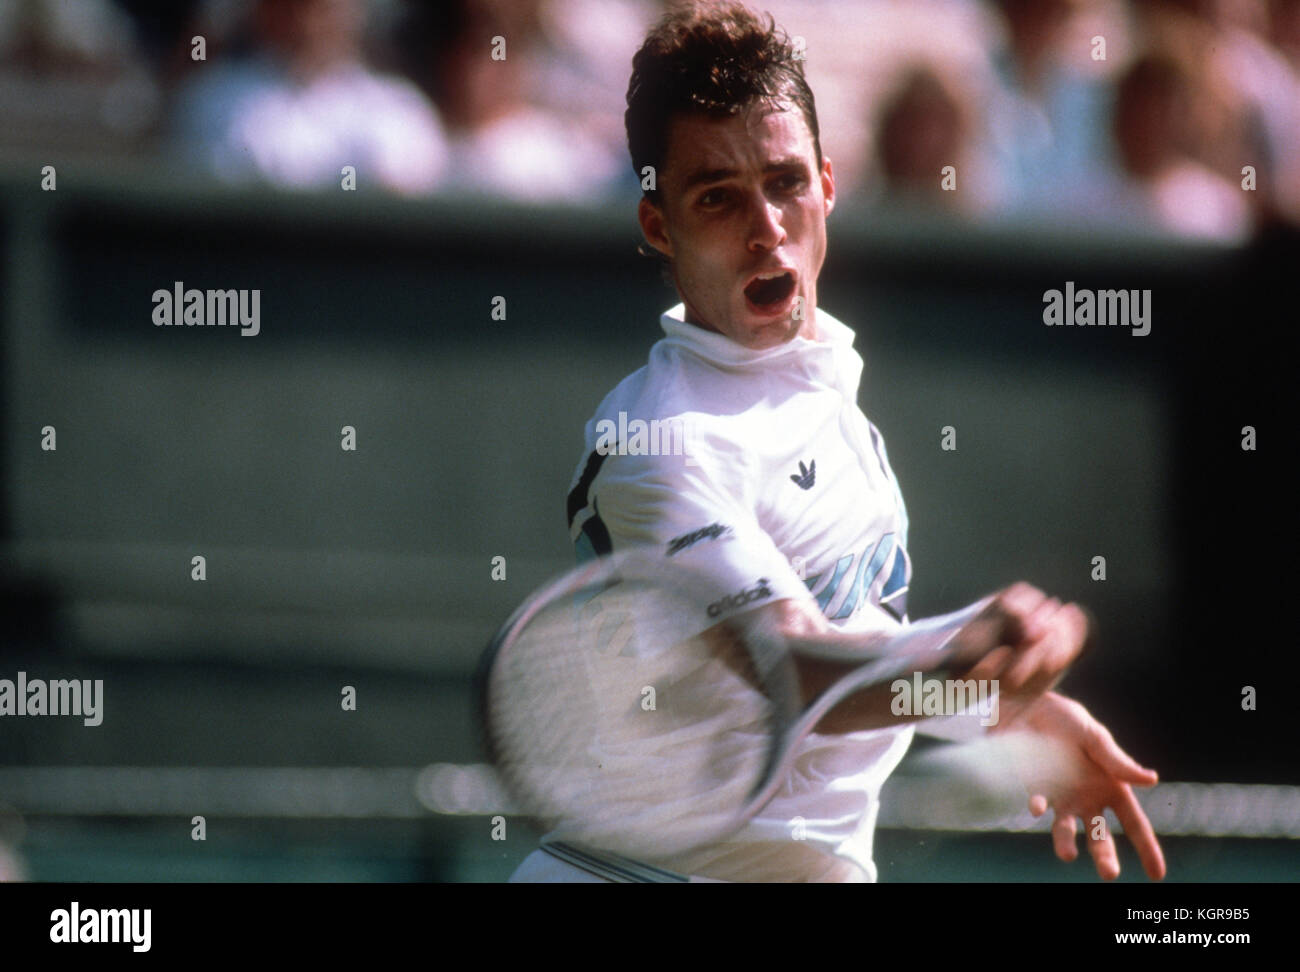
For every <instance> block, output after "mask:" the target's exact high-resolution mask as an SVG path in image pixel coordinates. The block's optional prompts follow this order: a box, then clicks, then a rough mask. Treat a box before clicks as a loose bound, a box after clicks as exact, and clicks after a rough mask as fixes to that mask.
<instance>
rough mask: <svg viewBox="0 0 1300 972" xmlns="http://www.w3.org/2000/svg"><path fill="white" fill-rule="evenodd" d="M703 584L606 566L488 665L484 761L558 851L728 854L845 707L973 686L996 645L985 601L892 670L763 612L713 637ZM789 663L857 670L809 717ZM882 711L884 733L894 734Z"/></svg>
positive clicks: (925, 626) (889, 659)
mask: <svg viewBox="0 0 1300 972" xmlns="http://www.w3.org/2000/svg"><path fill="white" fill-rule="evenodd" d="M706 584H707V581H706V579H705V578H704V577H703V576H702V575H700V574H699V573H698V572H696V571H693V570H692V569H689V568H686V567H684V566H683V565H681V564H680V563H678V562H671V561H667V560H666V558H664V556H663V554H662V552H661V551H659V550H657V549H655V548H643V549H641V550H631V551H626V552H623V553H620V554H617V555H614V556H610V557H604V558H600V559H597V560H594V561H591V562H589V563H588V564H586V565H584V566H582V567H579V568H578V569H576V570H574V571H572V572H570V573H568V574H566V575H564V576H563V577H560V578H559V579H557V580H555V581H553V582H551V583H549V584H547V585H546V586H544V587H543V588H541V589H540V590H538V591H537V592H536V593H534V594H533V595H532V596H531V597H529V598H528V600H527V601H525V602H524V604H523V605H521V606H520V607H519V609H518V610H517V611H515V613H514V614H513V615H512V616H511V617H510V619H509V620H508V621H507V622H506V623H505V625H504V626H502V628H501V629H500V630H499V631H498V632H497V634H496V636H495V637H494V638H493V639H492V641H491V643H490V644H489V646H488V648H487V650H486V651H485V652H484V655H483V658H482V661H481V664H480V667H479V673H478V678H477V681H478V697H479V716H480V722H481V727H482V730H483V733H484V737H485V741H486V746H487V749H488V753H489V756H490V758H491V760H492V762H493V764H494V766H495V767H496V770H497V772H498V774H499V775H500V777H501V780H502V782H503V783H504V785H505V786H506V788H507V790H508V791H509V793H510V795H511V796H512V798H513V799H514V800H515V802H516V804H517V806H518V808H519V809H521V810H522V811H524V812H525V813H527V814H528V815H530V816H533V817H535V818H536V819H537V820H538V821H539V822H541V823H542V825H543V826H544V827H546V828H548V830H549V837H550V839H553V840H564V841H568V842H571V843H575V844H580V845H584V846H587V847H590V848H594V849H601V850H606V851H610V852H614V853H617V854H622V855H626V856H629V857H636V858H640V859H643V860H647V861H651V860H655V859H662V858H666V857H671V856H673V855H676V854H680V853H683V852H685V851H688V850H691V849H694V848H697V847H700V846H703V845H706V844H709V843H713V842H715V841H718V840H721V839H723V838H725V837H726V836H727V835H728V834H730V833H732V832H734V831H735V830H737V829H738V828H740V827H741V826H743V825H744V823H745V822H746V821H747V820H748V819H750V818H751V817H752V816H753V815H754V814H755V813H757V812H758V811H759V810H760V809H761V808H762V806H763V805H764V804H765V803H766V802H768V801H769V800H770V799H771V798H772V796H773V795H774V794H775V792H776V791H777V790H778V788H779V787H780V786H781V784H782V781H783V779H784V777H785V775H786V774H787V772H788V770H789V769H790V765H791V762H792V760H793V758H794V756H795V755H796V752H797V749H798V746H799V743H800V742H801V741H802V740H803V739H804V738H805V737H806V736H807V735H808V733H809V732H811V731H812V730H813V728H814V727H815V726H816V725H817V723H818V722H819V721H821V720H822V718H823V717H825V716H826V715H827V714H828V713H830V712H831V711H832V710H833V709H835V707H836V706H837V705H838V704H840V703H841V702H844V701H845V700H846V699H848V698H849V697H850V696H854V695H855V693H863V692H870V691H875V692H876V693H877V694H878V695H880V696H881V697H882V700H884V693H885V691H886V687H887V686H888V684H889V683H890V682H891V681H893V680H895V679H897V678H899V677H902V676H907V677H912V674H913V673H914V672H921V673H923V674H926V675H930V676H936V677H937V676H940V675H942V674H943V673H945V672H959V671H961V670H964V669H967V668H969V667H970V666H971V665H973V664H974V663H975V662H976V661H977V660H978V659H979V658H980V657H982V656H983V655H984V654H985V653H986V652H987V651H988V650H990V649H992V648H993V647H995V646H996V644H997V638H996V637H995V632H991V631H988V632H981V631H979V618H980V614H981V611H983V609H984V608H985V606H986V605H987V603H988V601H987V600H986V601H981V602H978V603H976V604H974V605H971V606H970V607H969V608H966V609H964V610H962V611H959V612H956V613H954V614H950V615H946V616H944V617H940V618H934V619H930V620H927V621H925V622H920V623H917V624H912V625H908V626H900V627H899V629H898V632H897V633H896V634H895V635H894V636H893V637H891V638H889V639H888V649H889V653H888V654H887V655H885V654H878V655H871V654H869V653H865V652H864V651H861V650H852V651H850V650H848V649H845V648H838V647H831V646H827V645H825V644H823V643H817V642H811V641H804V642H800V643H797V644H794V643H790V642H788V641H787V640H784V639H782V638H781V637H780V636H779V635H778V634H777V633H775V632H774V631H773V630H770V628H767V627H765V626H764V623H763V622H761V621H760V620H757V619H759V618H761V617H764V616H763V615H761V614H758V613H756V612H752V611H749V612H745V613H743V614H741V615H740V616H738V617H736V618H732V619H730V620H724V622H723V623H721V624H717V623H712V622H711V621H710V620H709V619H708V618H706V617H704V612H703V611H701V609H700V607H699V598H698V590H700V589H701V587H702V586H703V585H706ZM710 586H712V585H710ZM706 589H707V588H706ZM990 623H992V622H990ZM710 624H712V627H709V625H710ZM706 627H708V628H709V630H708V631H707V633H706V634H704V635H700V634H699V631H700V629H702V628H706ZM959 633H960V634H962V637H957V636H958V635H959ZM792 652H799V653H801V654H804V655H807V656H811V657H816V658H820V659H822V660H825V661H831V662H852V663H855V664H856V666H857V667H855V668H853V669H852V670H851V671H850V672H849V673H848V674H847V675H844V676H843V677H841V678H839V679H838V680H837V681H835V682H834V683H833V684H832V685H830V686H829V687H828V688H827V689H825V690H824V691H822V692H821V693H820V694H819V695H818V696H817V698H815V699H814V700H813V701H811V702H810V703H808V704H806V705H805V704H804V703H803V702H802V701H801V698H800V687H799V681H798V678H797V676H796V672H795V667H794V662H793V658H792ZM855 702H856V699H855ZM879 708H880V710H881V713H882V716H881V721H880V723H879V724H880V725H887V724H900V720H899V719H898V718H896V717H893V716H892V715H891V714H890V713H889V712H888V707H887V704H884V705H881V706H880V707H879Z"/></svg>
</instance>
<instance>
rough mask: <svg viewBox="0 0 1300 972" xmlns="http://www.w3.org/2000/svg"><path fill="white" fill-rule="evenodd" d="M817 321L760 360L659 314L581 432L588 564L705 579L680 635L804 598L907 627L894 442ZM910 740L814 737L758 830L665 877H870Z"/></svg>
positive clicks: (835, 324) (576, 485) (838, 336)
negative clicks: (654, 565)
mask: <svg viewBox="0 0 1300 972" xmlns="http://www.w3.org/2000/svg"><path fill="white" fill-rule="evenodd" d="M816 314H817V325H818V336H819V340H816V341H813V340H809V339H806V338H803V337H795V338H793V339H791V340H790V341H788V342H785V343H784V344H781V345H779V346H778V347H775V348H770V349H767V350H761V351H755V350H752V349H749V348H746V347H743V346H742V345H740V344H737V343H735V342H733V341H732V340H730V339H729V338H727V337H725V336H723V335H721V334H717V333H714V332H710V331H706V330H704V329H702V328H699V327H697V326H695V325H693V324H688V323H686V322H685V320H684V307H683V306H682V305H680V304H679V305H677V306H676V307H674V308H672V309H671V310H669V311H667V312H666V313H665V314H664V315H663V316H662V318H661V324H662V326H663V330H664V334H665V337H664V338H663V339H662V340H660V341H658V342H657V343H656V344H655V345H654V347H653V348H652V349H651V352H650V360H649V362H648V364H647V365H646V366H645V367H643V368H641V369H639V370H637V371H636V372H634V373H633V374H631V375H629V376H628V377H627V378H625V379H624V380H623V381H622V382H620V383H619V385H618V386H617V387H616V388H615V389H614V390H613V391H612V392H611V393H610V394H609V395H608V396H607V397H606V398H605V400H604V401H603V402H602V403H601V405H600V407H599V408H598V409H597V410H596V414H595V415H594V416H593V417H592V419H591V420H590V421H589V422H588V423H587V427H586V449H585V452H584V457H583V460H582V462H581V463H580V464H579V466H578V469H577V471H576V472H575V475H574V480H573V484H572V490H571V492H570V494H569V522H570V531H571V535H572V537H573V540H574V542H575V544H576V545H577V548H578V554H579V558H580V559H583V558H585V557H589V556H592V555H596V554H603V553H608V552H617V551H620V550H623V549H625V548H626V547H628V546H632V545H637V544H652V545H658V546H660V547H661V548H662V549H663V550H664V551H665V554H667V555H669V556H672V557H674V558H679V562H681V563H683V565H684V566H690V567H691V568H692V569H694V570H696V571H699V572H702V575H703V576H704V577H706V578H707V579H708V580H707V582H706V583H703V584H701V585H700V588H699V590H698V605H697V607H698V611H697V613H696V615H695V617H694V618H692V619H689V622H688V623H689V624H690V625H692V626H693V628H694V630H693V631H685V632H683V634H692V633H698V631H703V630H705V629H706V628H709V627H712V626H713V625H714V624H717V623H718V622H719V621H722V620H725V619H726V618H727V617H728V616H730V615H731V614H734V613H737V612H740V611H743V610H748V609H750V608H753V607H757V606H760V605H761V604H762V603H767V602H770V601H775V600H778V599H782V598H792V599H799V600H805V601H807V600H811V601H812V602H814V603H815V604H816V606H817V608H818V609H819V610H820V611H821V612H822V613H823V614H824V615H825V616H826V618H827V619H828V620H829V621H830V622H831V623H832V624H833V625H835V626H836V627H838V628H841V629H843V630H854V631H867V630H891V631H894V630H897V629H898V627H899V625H900V622H902V621H905V620H906V596H907V587H908V584H909V582H910V579H911V565H910V561H909V559H908V556H907V550H906V544H907V514H906V511H905V509H904V506H903V500H902V495H901V493H900V491H899V488H898V484H897V481H896V480H895V478H894V475H893V471H892V470H891V468H890V466H889V461H888V458H887V456H886V454H885V447H884V441H883V439H882V438H881V436H880V434H879V432H878V431H877V430H876V429H875V427H874V426H873V425H872V424H871V423H870V422H869V421H868V420H867V418H866V416H865V415H863V413H862V411H861V409H860V408H859V407H858V404H857V393H858V383H859V380H860V378H861V374H862V359H861V357H859V355H858V354H857V352H856V351H854V350H853V340H854V337H855V335H854V332H853V331H852V330H851V329H849V328H848V327H846V326H845V325H844V324H842V323H840V322H839V321H838V320H836V319H835V318H834V317H832V316H831V315H830V314H827V313H826V312H825V311H822V310H820V309H819V310H817V311H816ZM911 736H912V730H911V729H910V728H906V727H904V728H896V729H895V728H891V729H882V730H873V731H868V732H859V733H852V734H839V735H832V734H826V735H822V734H817V733H814V734H812V735H811V736H809V737H808V739H806V740H805V741H804V743H803V744H802V745H801V747H800V751H799V756H798V758H797V760H796V762H795V765H794V768H793V771H792V772H791V774H790V777H789V779H788V781H787V783H786V785H785V786H784V787H783V788H782V790H781V791H780V792H779V793H778V794H777V796H776V797H775V798H774V799H773V800H772V802H771V803H769V804H768V805H767V806H766V807H765V808H764V810H763V811H762V812H761V813H760V814H759V816H758V817H757V818H755V819H754V820H753V821H751V823H750V824H749V825H747V826H746V828H745V829H744V830H742V831H741V832H740V833H739V834H737V835H736V836H735V837H733V838H732V839H730V840H729V841H728V842H727V843H726V845H719V846H717V847H713V848H708V849H706V850H705V851H702V852H699V853H696V854H692V855H689V856H688V857H686V858H683V859H681V860H678V861H675V862H672V864H671V865H670V866H675V867H676V868H677V869H679V870H682V871H684V872H687V873H693V874H701V875H705V876H709V877H719V878H728V879H738V880H763V879H772V880H798V879H801V878H808V879H839V880H875V876H876V871H875V866H874V864H873V862H872V859H871V843H872V833H873V830H874V827H875V818H876V813H877V808H878V795H879V791H880V787H881V785H882V784H883V782H884V780H885V778H886V777H887V776H888V775H889V773H890V772H892V771H893V769H894V767H895V766H896V765H897V764H898V762H899V761H900V760H901V759H902V757H903V754H904V753H905V752H906V749H907V746H908V743H909V742H910V740H911ZM828 855H834V856H828ZM846 861H847V862H851V865H852V866H848V865H846V863H845V862H846Z"/></svg>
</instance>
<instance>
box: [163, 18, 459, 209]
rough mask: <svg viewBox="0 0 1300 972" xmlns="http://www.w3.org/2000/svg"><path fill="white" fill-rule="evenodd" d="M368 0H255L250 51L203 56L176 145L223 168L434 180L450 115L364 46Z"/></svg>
mask: <svg viewBox="0 0 1300 972" xmlns="http://www.w3.org/2000/svg"><path fill="white" fill-rule="evenodd" d="M365 16H366V6H365V4H364V3H362V2H361V0H254V5H253V9H252V13H251V20H250V30H251V46H252V50H251V52H250V53H249V54H248V55H247V56H244V57H240V58H237V59H235V60H233V61H232V62H231V63H228V64H222V63H212V62H210V61H209V62H199V63H198V64H197V65H196V69H195V71H196V76H195V77H193V78H192V80H191V81H189V82H188V83H187V84H186V85H185V86H184V87H183V89H182V91H181V92H180V94H179V96H178V99H177V104H176V112H175V130H174V137H175V140H176V145H177V148H178V150H179V152H180V153H181V154H182V155H183V156H184V157H185V158H187V159H188V160H189V161H191V162H193V163H196V164H198V165H199V166H201V167H202V168H204V169H206V170H207V171H208V172H210V173H211V174H213V175H214V176H217V177H218V178H221V179H224V180H228V181H232V182H241V181H246V180H248V179H253V178H260V179H264V180H267V181H269V182H274V183H277V184H279V185H283V186H288V187H293V188H308V187H324V186H331V185H334V186H337V185H339V183H340V181H341V179H342V173H341V170H342V168H343V167H344V166H345V165H352V166H355V167H356V170H357V184H358V186H366V185H379V186H382V187H384V188H387V189H391V190H396V191H400V192H404V193H423V192H428V191H430V190H432V189H433V188H435V187H436V186H437V184H438V182H439V179H440V177H441V175H442V173H443V169H444V166H445V164H446V144H445V140H444V137H443V132H442V126H441V125H440V123H439V121H438V118H437V115H436V114H435V113H434V111H433V110H432V108H431V107H430V105H429V103H428V102H427V101H426V99H425V98H424V96H423V95H422V94H420V92H419V91H418V90H417V89H416V88H415V87H414V86H413V85H412V84H410V83H409V82H407V81H405V80H401V79H399V78H396V77H389V76H383V75H379V74H377V73H375V72H374V71H372V70H371V69H370V68H368V67H367V66H366V64H365V63H364V62H363V58H362V55H361V40H362V36H363V32H364V28H365Z"/></svg>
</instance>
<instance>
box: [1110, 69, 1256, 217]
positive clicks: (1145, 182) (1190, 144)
mask: <svg viewBox="0 0 1300 972" xmlns="http://www.w3.org/2000/svg"><path fill="white" fill-rule="evenodd" d="M1191 99H1192V87H1191V84H1190V83H1189V81H1188V78H1187V76H1186V74H1185V73H1184V72H1183V71H1182V69H1181V68H1180V67H1179V65H1178V64H1177V63H1176V62H1175V61H1173V60H1172V59H1169V58H1163V57H1157V56H1148V57H1144V58H1142V59H1140V60H1138V61H1137V62H1136V63H1135V64H1133V65H1132V66H1131V67H1130V68H1129V69H1128V71H1126V72H1125V74H1124V77H1123V78H1122V79H1121V80H1120V84H1119V90H1118V93H1117V95H1116V104H1115V119H1114V129H1115V140H1116V143H1117V145H1118V147H1119V152H1120V157H1121V160H1122V164H1123V168H1124V172H1125V173H1126V175H1127V177H1128V179H1129V186H1130V189H1131V190H1135V191H1133V192H1132V200H1131V201H1132V203H1133V204H1135V205H1129V204H1127V203H1126V204H1125V206H1124V210H1125V212H1127V213H1129V214H1130V215H1131V217H1136V218H1139V219H1143V218H1146V219H1150V220H1151V221H1152V222H1153V223H1154V224H1156V225H1158V226H1159V227H1161V228H1163V229H1166V230H1171V231H1173V232H1176V233H1180V234H1184V235H1189V236H1198V237H1204V238H1209V239H1218V240H1223V241H1239V240H1241V239H1242V238H1244V237H1245V236H1246V234H1247V233H1248V232H1249V229H1250V212H1249V209H1248V207H1247V203H1246V199H1245V193H1243V192H1242V190H1241V188H1240V187H1239V186H1237V185H1235V184H1234V183H1232V182H1230V181H1229V180H1228V179H1226V178H1224V177H1223V176H1221V175H1220V174H1218V173H1217V172H1215V171H1213V170H1212V169H1211V168H1209V167H1208V166H1206V165H1204V164H1203V163H1202V162H1200V161H1199V160H1197V159H1196V158H1195V155H1194V148H1195V131H1194V127H1193V124H1192V114H1193V112H1192V107H1193V106H1192V103H1191ZM1116 215H1117V217H1118V215H1119V214H1118V213H1117V214H1116Z"/></svg>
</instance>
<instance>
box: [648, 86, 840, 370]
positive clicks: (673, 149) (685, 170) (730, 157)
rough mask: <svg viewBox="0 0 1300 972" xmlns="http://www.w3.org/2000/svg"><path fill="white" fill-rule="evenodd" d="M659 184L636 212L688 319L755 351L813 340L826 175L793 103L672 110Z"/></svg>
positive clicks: (831, 196)
mask: <svg viewBox="0 0 1300 972" xmlns="http://www.w3.org/2000/svg"><path fill="white" fill-rule="evenodd" d="M657 182H658V188H659V195H660V205H659V206H655V205H654V204H652V203H650V202H649V201H648V200H645V199H643V200H642V201H641V204H640V207H639V209H638V213H637V215H638V217H639V219H640V222H641V229H642V232H644V233H645V237H646V240H647V242H649V243H650V245H651V246H653V247H655V249H657V250H659V251H660V252H662V253H664V254H665V255H667V256H668V257H669V258H670V259H671V260H672V271H673V279H674V281H675V283H676V284H677V290H678V292H679V293H680V294H681V297H682V301H683V302H684V303H685V305H686V319H687V320H688V321H689V322H691V323H692V324H697V325H699V326H700V327H703V328H706V329H707V330H710V331H717V332H718V333H720V334H724V335H726V336H727V337H729V338H731V339H732V340H733V341H735V342H736V343H737V344H742V345H744V346H745V347H747V348H753V349H755V350H759V349H763V348H772V347H776V346H777V345H780V344H782V343H784V342H786V341H789V340H791V339H793V338H794V337H795V336H796V335H801V336H803V337H806V338H811V339H814V340H815V339H816V338H817V331H816V314H815V313H814V310H815V308H816V306H817V275H818V274H819V273H820V272H821V268H822V261H823V260H824V259H825V258H826V217H827V215H828V214H829V213H830V211H831V208H832V206H833V205H834V203H835V181H834V179H833V177H832V175H831V163H830V160H829V159H827V160H826V161H825V162H824V164H823V165H822V168H821V170H820V171H818V169H817V154H816V151H815V149H814V147H813V139H812V133H811V132H810V131H809V130H808V123H807V122H806V121H805V120H804V116H803V113H802V112H801V111H800V110H799V109H798V108H797V107H795V106H790V107H788V108H786V109H784V110H772V109H770V108H766V107H763V106H755V107H753V108H751V109H749V110H748V111H745V112H742V113H740V114H738V115H735V116H732V117H728V118H724V119H711V118H708V117H704V116H699V115H681V116H678V117H676V118H674V119H673V121H672V123H671V125H670V127H669V130H668V151H667V153H666V155H665V158H664V162H663V170H662V171H661V172H659V173H657Z"/></svg>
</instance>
